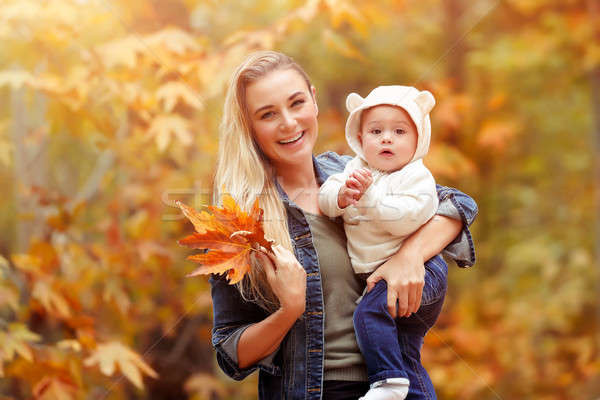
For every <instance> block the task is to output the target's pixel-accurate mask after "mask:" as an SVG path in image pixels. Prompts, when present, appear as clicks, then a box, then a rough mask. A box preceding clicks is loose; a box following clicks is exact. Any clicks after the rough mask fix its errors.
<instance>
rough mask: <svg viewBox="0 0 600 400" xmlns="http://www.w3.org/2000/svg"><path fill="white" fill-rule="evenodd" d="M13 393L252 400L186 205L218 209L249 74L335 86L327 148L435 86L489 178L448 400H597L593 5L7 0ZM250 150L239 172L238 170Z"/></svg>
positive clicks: (451, 134)
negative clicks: (221, 129)
mask: <svg viewBox="0 0 600 400" xmlns="http://www.w3.org/2000/svg"><path fill="white" fill-rule="evenodd" d="M0 40H1V43H2V46H1V49H2V51H1V53H0V184H1V187H2V188H3V190H2V193H4V195H3V196H2V197H1V198H0V227H1V229H2V235H1V236H0V254H1V255H2V256H1V257H0V377H2V379H1V380H0V393H1V396H0V397H1V398H2V399H26V398H36V399H88V398H90V399H91V398H93V399H104V398H111V399H113V398H114V399H121V398H155V399H162V398H172V399H180V398H191V399H214V398H220V399H251V398H255V397H256V376H255V375H254V376H251V377H250V378H248V379H246V381H244V382H242V383H239V382H233V381H231V380H229V379H227V378H224V377H223V375H222V374H221V373H220V372H219V371H218V368H216V366H215V362H214V355H213V352H212V349H211V347H210V327H211V302H210V293H209V287H208V284H207V281H206V279H205V278H200V277H198V278H192V279H185V278H184V277H185V275H186V274H187V273H189V272H191V271H192V270H193V269H194V266H193V265H192V264H191V263H190V262H187V261H185V257H186V255H188V254H189V252H188V251H187V250H186V249H183V248H181V247H179V246H177V243H176V240H177V239H179V238H181V237H183V236H185V235H187V234H189V233H191V231H192V227H191V225H190V224H189V223H187V222H186V221H185V220H184V219H183V218H182V216H181V214H180V213H179V212H178V210H177V208H176V206H175V201H177V200H181V201H184V202H186V203H187V204H190V205H193V206H195V207H196V208H200V206H201V205H202V204H208V203H209V197H210V187H211V173H212V168H213V165H214V161H215V153H216V146H217V126H218V123H219V118H220V114H221V107H222V103H223V94H224V89H225V87H226V84H227V79H228V77H229V75H230V74H231V72H232V68H233V67H234V66H235V65H236V64H237V63H239V62H240V61H241V60H242V59H243V58H244V57H245V55H246V54H247V53H248V52H250V51H252V50H256V49H266V48H274V49H278V50H282V51H284V52H286V53H288V54H290V55H292V56H293V57H294V58H296V60H297V61H299V63H300V64H301V65H303V66H304V67H305V68H306V70H307V71H308V73H309V75H310V76H311V77H312V79H313V83H314V85H315V86H316V88H317V99H318V103H319V109H320V116H319V118H320V138H319V143H318V149H317V150H319V151H320V150H334V151H338V152H348V151H349V150H348V148H347V147H346V144H345V142H344V139H343V125H344V121H345V115H346V114H345V112H344V111H343V101H344V98H345V95H346V94H347V93H348V92H350V91H357V92H359V93H361V94H363V95H364V94H366V93H367V92H368V91H369V90H370V89H371V88H372V87H374V86H376V85H380V84H391V83H399V84H409V85H415V86H418V87H419V88H421V89H428V90H431V91H432V92H433V93H434V94H435V96H436V99H437V100H438V104H437V106H436V107H435V109H434V111H433V114H432V120H433V145H432V148H431V152H430V154H429V155H428V157H427V159H426V164H427V165H428V166H429V167H430V169H431V170H432V171H433V172H434V175H435V176H436V178H437V180H438V182H440V183H442V184H445V185H451V186H456V187H458V188H460V189H462V190H463V191H465V192H466V193H469V194H470V195H471V196H473V197H474V198H475V199H476V200H477V202H478V204H479V207H480V214H479V217H478V219H477V221H476V224H475V225H474V227H473V233H474V237H475V241H476V247H477V255H478V263H477V266H476V267H475V268H473V269H469V270H459V269H458V268H455V267H454V268H451V270H450V271H451V272H450V290H449V294H448V298H447V301H446V306H445V310H444V312H443V315H442V317H441V319H440V321H439V322H438V324H437V326H436V328H435V329H434V330H433V331H432V332H431V333H430V334H429V336H428V338H427V340H426V343H425V348H424V352H423V353H424V355H423V356H424V359H425V365H426V366H427V368H428V370H429V371H430V373H431V376H432V379H433V381H434V383H435V386H436V388H437V391H438V394H439V397H440V399H536V400H550V399H552V400H554V399H556V400H558V399H560V400H562V399H565V400H566V399H569V400H571V399H598V398H599V396H600V361H599V360H600V354H599V353H600V348H599V337H598V331H599V328H600V327H599V316H600V307H599V305H598V297H599V294H600V291H599V288H598V279H599V273H598V271H599V269H598V268H599V265H598V261H597V259H598V256H599V255H600V254H599V250H600V245H599V244H598V242H599V240H600V235H599V225H600V224H599V218H600V216H599V214H600V212H599V205H600V194H599V188H598V186H599V184H598V182H600V174H599V171H600V168H599V167H598V162H599V161H598V159H599V157H598V155H599V152H600V121H599V119H600V4H599V3H598V1H597V0H478V1H467V0H419V1H417V0H377V1H375V0H373V1H368V2H367V1H350V0H309V1H306V2H303V1H298V0H245V1H231V0H220V1H216V0H205V1H197V0H168V1H167V0H146V1H133V2H128V1H124V0H2V1H1V2H0ZM232 167H233V166H232Z"/></svg>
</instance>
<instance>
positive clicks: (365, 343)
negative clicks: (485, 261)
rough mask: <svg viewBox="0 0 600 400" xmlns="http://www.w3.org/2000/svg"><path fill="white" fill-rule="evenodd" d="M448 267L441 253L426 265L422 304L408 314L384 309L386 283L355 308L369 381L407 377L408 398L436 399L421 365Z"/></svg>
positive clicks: (368, 294) (431, 385)
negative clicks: (426, 337)
mask: <svg viewBox="0 0 600 400" xmlns="http://www.w3.org/2000/svg"><path fill="white" fill-rule="evenodd" d="M447 281H448V266H447V265H446V262H445V261H444V259H443V258H442V257H441V256H439V255H438V256H436V257H434V258H432V259H430V260H429V261H427V263H426V264H425V285H424V286H423V295H422V299H421V307H420V308H419V310H418V311H417V312H416V313H414V314H412V315H411V316H410V317H401V318H392V316H391V315H390V313H389V312H388V310H387V283H386V282H385V281H384V280H381V281H379V282H377V284H376V285H375V287H374V288H373V289H372V290H371V291H370V292H369V293H366V294H365V295H364V297H363V298H362V300H361V301H360V303H359V304H358V306H357V307H356V310H355V311H354V330H355V331H356V339H357V341H358V347H359V348H360V351H361V352H362V354H363V357H364V359H365V362H366V364H367V373H368V375H369V383H371V384H372V383H374V382H378V381H382V380H385V379H387V378H401V377H402V378H408V380H409V381H410V385H409V391H408V396H407V397H406V399H407V400H416V399H426V400H432V399H437V397H436V395H435V390H434V388H433V384H432V383H431V379H430V378H429V375H428V374H427V371H425V368H424V367H423V365H422V364H421V346H422V345H423V338H424V337H425V333H427V331H428V330H429V328H431V327H432V326H433V324H435V321H436V320H437V318H438V315H439V314H440V311H441V310H442V305H443V303H444V297H445V295H446V288H447Z"/></svg>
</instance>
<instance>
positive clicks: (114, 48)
mask: <svg viewBox="0 0 600 400" xmlns="http://www.w3.org/2000/svg"><path fill="white" fill-rule="evenodd" d="M145 50H146V46H145V45H144V43H143V42H142V39H140V38H139V37H137V36H133V35H130V36H128V37H126V38H124V39H119V40H115V41H112V42H109V43H107V44H104V45H102V46H100V47H99V48H98V53H99V54H100V57H101V58H102V61H104V65H106V67H107V68H113V67H118V66H124V67H127V68H130V69H133V68H135V65H136V61H137V56H138V54H141V53H143V52H144V51H145Z"/></svg>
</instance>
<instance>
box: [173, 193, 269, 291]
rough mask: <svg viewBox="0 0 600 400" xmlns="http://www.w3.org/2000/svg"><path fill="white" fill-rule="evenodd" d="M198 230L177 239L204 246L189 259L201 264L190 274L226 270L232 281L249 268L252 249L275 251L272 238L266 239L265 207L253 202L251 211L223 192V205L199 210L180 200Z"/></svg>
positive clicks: (240, 277) (216, 272) (185, 243)
mask: <svg viewBox="0 0 600 400" xmlns="http://www.w3.org/2000/svg"><path fill="white" fill-rule="evenodd" d="M177 205H178V206H179V208H180V209H181V210H182V211H183V214H184V215H185V216H186V217H187V218H188V219H189V220H190V222H191V223H192V224H193V225H194V228H195V230H196V232H194V233H193V234H191V235H190V236H187V237H185V238H183V239H181V240H179V241H178V243H179V244H180V245H182V246H187V247H190V248H193V249H202V250H204V252H203V253H199V254H194V255H191V256H189V257H188V260H190V261H193V262H196V263H198V264H201V265H200V267H198V268H197V269H195V270H194V271H193V272H191V273H190V274H188V276H196V275H203V274H223V273H227V279H228V280H229V283H230V284H232V285H233V284H235V283H237V282H239V281H241V280H242V279H243V278H244V275H246V273H248V271H249V270H250V265H251V263H250V253H251V252H252V251H261V250H260V249H261V247H262V248H264V249H266V250H267V251H270V252H272V251H273V249H272V247H271V245H272V242H271V241H269V240H267V239H265V232H264V229H263V219H262V217H263V210H262V209H261V208H260V207H259V205H258V199H257V200H256V201H255V202H254V204H253V206H252V208H251V209H250V212H249V213H247V212H245V211H243V210H242V209H241V208H240V206H239V205H237V204H236V202H235V200H234V199H233V197H231V196H230V195H224V196H223V207H222V208H219V207H215V206H208V207H207V208H208V210H209V211H210V213H209V212H206V211H202V212H198V211H196V210H194V209H193V208H191V207H188V206H186V205H185V204H183V203H181V202H177Z"/></svg>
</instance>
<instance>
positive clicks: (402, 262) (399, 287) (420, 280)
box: [367, 246, 425, 318]
mask: <svg viewBox="0 0 600 400" xmlns="http://www.w3.org/2000/svg"><path fill="white" fill-rule="evenodd" d="M381 279H383V280H385V281H386V282H387V286H388V288H387V303H388V311H389V313H390V315H391V316H392V317H394V318H396V317H408V316H410V315H411V314H412V313H414V312H417V310H418V309H419V307H420V306H421V295H422V293H423V286H424V285H425V263H424V259H423V256H422V255H421V254H420V252H419V251H415V250H414V249H413V248H412V247H409V246H403V247H402V248H400V250H399V251H398V252H397V253H396V254H395V255H393V256H392V257H391V258H390V259H389V260H387V261H386V262H385V263H383V264H382V265H381V266H380V267H379V268H377V269H376V270H375V271H374V272H373V273H372V274H371V275H370V276H369V277H368V278H367V291H370V290H371V289H373V287H374V286H375V284H376V283H377V282H378V281H380V280H381ZM396 302H397V303H398V308H397V309H396Z"/></svg>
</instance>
